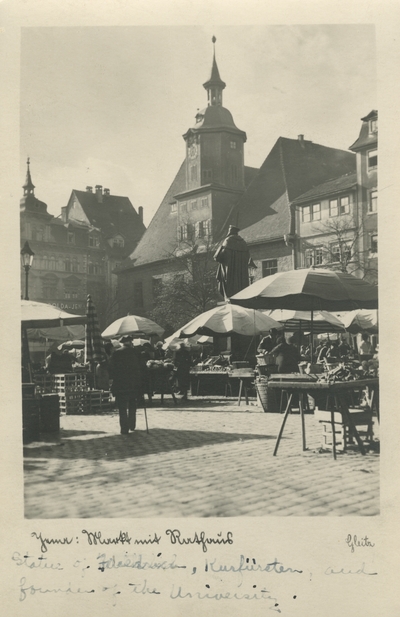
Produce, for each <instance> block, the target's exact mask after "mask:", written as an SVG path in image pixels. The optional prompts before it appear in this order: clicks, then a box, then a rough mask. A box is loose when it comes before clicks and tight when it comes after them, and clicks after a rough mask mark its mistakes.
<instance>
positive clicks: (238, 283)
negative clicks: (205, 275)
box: [214, 225, 250, 298]
mask: <svg viewBox="0 0 400 617" xmlns="http://www.w3.org/2000/svg"><path fill="white" fill-rule="evenodd" d="M238 232H239V228H238V227H234V226H233V225H230V227H229V229H228V235H227V237H226V238H225V240H224V241H223V242H222V244H221V245H220V247H219V248H218V249H217V251H216V253H215V255H214V259H215V261H217V262H218V264H219V265H218V269H217V274H216V278H217V281H218V290H219V292H220V293H221V295H223V296H224V298H230V297H231V296H233V295H234V294H235V293H237V292H238V291H240V290H241V289H244V288H245V287H248V285H249V271H248V264H249V259H250V253H249V249H248V248H247V244H246V242H245V240H243V238H241V237H240V236H239V234H238Z"/></svg>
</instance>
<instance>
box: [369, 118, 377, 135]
mask: <svg viewBox="0 0 400 617" xmlns="http://www.w3.org/2000/svg"><path fill="white" fill-rule="evenodd" d="M369 132H370V133H377V132H378V118H373V119H372V120H370V121H369Z"/></svg>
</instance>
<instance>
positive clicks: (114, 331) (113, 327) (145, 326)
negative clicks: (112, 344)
mask: <svg viewBox="0 0 400 617" xmlns="http://www.w3.org/2000/svg"><path fill="white" fill-rule="evenodd" d="M163 334H164V329H163V328H161V326H159V325H158V324H156V323H155V321H152V320H151V319H147V317H141V316H140V315H126V316H125V317H120V319H117V320H116V321H114V322H113V323H112V324H110V325H109V326H108V327H107V328H106V329H105V330H104V332H102V337H103V338H114V337H116V336H125V335H131V336H143V335H144V336H151V335H157V336H159V337H160V338H161V337H162V335H163Z"/></svg>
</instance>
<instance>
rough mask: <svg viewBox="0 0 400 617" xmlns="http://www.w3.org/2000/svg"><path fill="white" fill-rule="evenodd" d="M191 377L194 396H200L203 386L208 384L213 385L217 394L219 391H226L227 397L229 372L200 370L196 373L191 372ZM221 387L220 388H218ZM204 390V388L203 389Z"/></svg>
mask: <svg viewBox="0 0 400 617" xmlns="http://www.w3.org/2000/svg"><path fill="white" fill-rule="evenodd" d="M190 377H191V380H192V394H193V395H196V396H199V393H200V391H201V386H202V385H203V386H204V385H205V384H206V383H208V384H210V385H212V386H213V387H214V389H215V392H214V393H215V394H218V393H219V390H221V394H222V390H224V393H225V396H226V395H227V391H228V387H229V385H230V384H229V372H228V371H227V370H224V369H222V370H208V371H207V370H206V371H204V370H200V371H196V370H194V369H192V370H191V371H190ZM218 386H220V387H218ZM203 389H204V388H203Z"/></svg>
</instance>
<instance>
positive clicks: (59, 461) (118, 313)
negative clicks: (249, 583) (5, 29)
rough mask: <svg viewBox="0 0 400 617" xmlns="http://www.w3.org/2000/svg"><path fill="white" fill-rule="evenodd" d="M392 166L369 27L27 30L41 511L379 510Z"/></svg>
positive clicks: (28, 375)
mask: <svg viewBox="0 0 400 617" xmlns="http://www.w3.org/2000/svg"><path fill="white" fill-rule="evenodd" d="M377 170H378V109H377V81H376V47H375V29H374V27H373V26H372V25H328V26H324V25H315V26H275V27H274V26H271V27H218V28H216V29H215V30H211V29H209V28H201V27H154V28H151V27H136V28H135V27H126V28H124V27H122V28H109V27H105V28H29V29H24V30H23V31H22V36H21V185H22V188H21V199H20V204H21V205H20V208H21V210H20V212H21V298H22V300H21V304H22V318H21V319H22V322H21V323H22V391H23V443H24V479H25V516H26V517H27V518H64V517H66V518H93V517H106V518H107V517H119V516H121V515H126V516H133V517H165V516H172V517H175V516H178V517H193V516H197V517H230V516H269V515H275V516H315V515H321V516H327V515H337V516H374V515H377V514H379V451H380V439H379V324H378V227H377V218H378V201H379V199H378V185H377ZM138 476H139V477H140V485H139V487H138V485H137V484H136V486H135V491H131V488H130V487H131V479H132V477H138ZM361 479H362V482H361V481H360V480H361ZM138 490H139V492H140V498H139V499H138V495H137V491H138Z"/></svg>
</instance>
